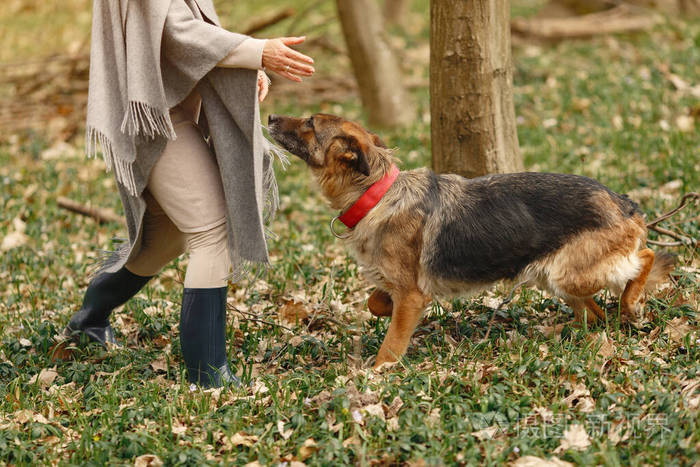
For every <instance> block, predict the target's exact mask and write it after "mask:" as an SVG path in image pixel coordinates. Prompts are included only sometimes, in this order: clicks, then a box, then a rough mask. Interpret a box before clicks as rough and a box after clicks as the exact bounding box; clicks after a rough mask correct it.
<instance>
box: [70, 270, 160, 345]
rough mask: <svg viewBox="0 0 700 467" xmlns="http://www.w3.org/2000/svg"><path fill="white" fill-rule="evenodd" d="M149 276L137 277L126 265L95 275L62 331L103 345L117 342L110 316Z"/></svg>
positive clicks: (75, 337) (74, 337) (77, 338)
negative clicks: (81, 303)
mask: <svg viewBox="0 0 700 467" xmlns="http://www.w3.org/2000/svg"><path fill="white" fill-rule="evenodd" d="M151 277H153V276H150V277H144V276H137V275H136V274H133V273H132V272H130V271H129V270H128V269H126V268H121V269H120V270H119V271H117V272H113V273H108V272H105V273H101V274H99V275H97V276H96V277H95V278H94V279H93V280H92V281H91V282H90V285H88V288H87V291H86V292H85V298H83V306H82V307H80V310H79V311H78V312H77V313H75V314H74V315H73V316H72V317H71V319H70V321H69V322H68V326H66V329H65V331H64V334H65V335H67V336H69V337H71V338H73V339H76V340H79V339H80V336H81V334H84V335H86V336H87V337H88V338H89V339H90V340H91V341H93V342H99V343H100V344H102V345H103V346H105V347H107V344H116V343H117V341H116V340H115V339H114V332H113V331H112V326H110V324H109V315H110V314H111V313H112V310H114V309H115V308H116V307H118V306H119V305H122V304H124V303H125V302H126V301H127V300H129V299H130V298H131V297H133V296H134V295H136V293H137V292H138V291H139V290H141V289H142V288H143V286H144V285H146V283H147V282H148V281H149V280H150V279H151Z"/></svg>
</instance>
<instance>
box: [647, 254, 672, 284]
mask: <svg viewBox="0 0 700 467" xmlns="http://www.w3.org/2000/svg"><path fill="white" fill-rule="evenodd" d="M675 266H676V255H674V254H673V253H669V252H667V251H660V252H658V253H656V255H655V256H654V265H653V266H652V267H651V271H649V278H648V279H647V283H646V285H645V286H644V290H646V291H647V292H653V291H654V290H655V289H656V288H657V287H658V286H660V285H661V284H663V283H665V282H668V277H669V276H668V275H669V274H670V273H671V271H673V268H674V267H675Z"/></svg>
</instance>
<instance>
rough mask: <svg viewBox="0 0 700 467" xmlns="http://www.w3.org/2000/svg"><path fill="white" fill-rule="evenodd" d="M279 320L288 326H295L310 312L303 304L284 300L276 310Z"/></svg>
mask: <svg viewBox="0 0 700 467" xmlns="http://www.w3.org/2000/svg"><path fill="white" fill-rule="evenodd" d="M278 314H279V317H280V320H281V321H283V322H285V323H288V324H297V323H299V322H301V321H303V320H305V319H306V318H308V317H309V315H310V314H311V312H310V311H309V310H308V308H307V305H306V304H305V303H304V302H301V301H298V300H284V303H283V304H282V306H280V308H279V310H278Z"/></svg>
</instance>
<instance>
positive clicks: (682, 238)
mask: <svg viewBox="0 0 700 467" xmlns="http://www.w3.org/2000/svg"><path fill="white" fill-rule="evenodd" d="M691 199H692V200H694V201H695V202H697V201H699V200H700V194H699V193H696V192H690V193H686V194H685V195H684V196H683V197H682V198H681V201H680V203H679V204H678V206H676V207H675V208H674V209H672V210H670V211H668V212H666V213H664V214H662V215H660V216H659V217H657V218H656V219H654V220H653V221H651V222H649V223H648V224H647V229H648V230H653V231H655V232H657V233H659V234H661V235H666V236H668V237H671V238H675V239H676V240H678V241H676V242H662V241H659V240H647V242H648V243H651V244H652V245H658V246H665V247H671V246H682V245H695V244H697V242H698V240H697V239H696V238H692V237H689V236H687V235H683V234H679V233H678V232H674V231H672V230H669V229H664V228H663V227H658V226H657V224H658V223H660V222H662V221H664V220H666V219H668V218H669V217H671V216H673V215H674V214H676V213H677V212H678V211H680V210H681V209H683V208H684V207H685V206H687V205H688V200H691Z"/></svg>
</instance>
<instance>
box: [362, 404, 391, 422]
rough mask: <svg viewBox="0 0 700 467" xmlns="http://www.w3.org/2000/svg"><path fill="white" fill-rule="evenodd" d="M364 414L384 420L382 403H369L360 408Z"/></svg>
mask: <svg viewBox="0 0 700 467" xmlns="http://www.w3.org/2000/svg"><path fill="white" fill-rule="evenodd" d="M361 410H362V411H363V412H364V413H365V414H367V415H369V416H373V417H377V418H381V419H382V420H385V417H384V408H383V407H382V404H370V405H366V406H364V407H362V409H361Z"/></svg>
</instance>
